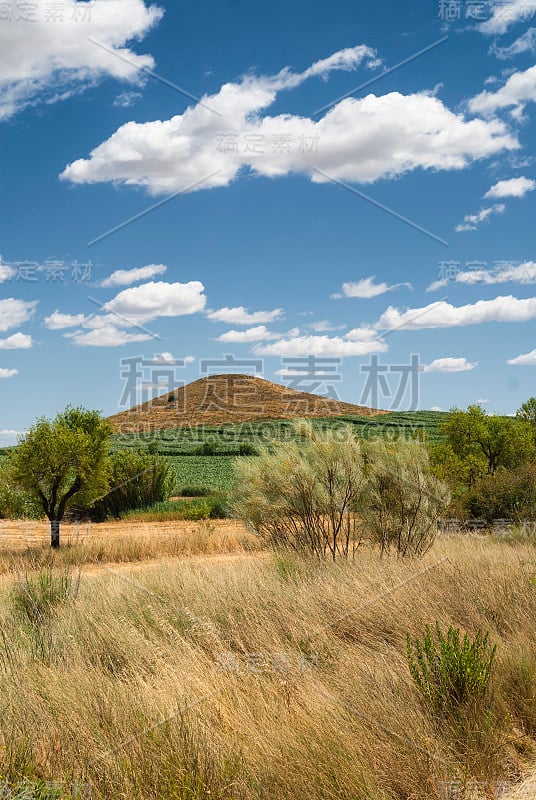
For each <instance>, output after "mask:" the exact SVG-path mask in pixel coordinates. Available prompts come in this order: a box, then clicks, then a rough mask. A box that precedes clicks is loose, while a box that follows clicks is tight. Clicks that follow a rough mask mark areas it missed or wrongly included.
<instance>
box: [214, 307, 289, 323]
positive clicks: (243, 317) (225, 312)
mask: <svg viewBox="0 0 536 800" xmlns="http://www.w3.org/2000/svg"><path fill="white" fill-rule="evenodd" d="M284 316H285V312H284V311H283V309H282V308H275V309H274V310H273V311H254V312H253V313H250V312H249V311H248V310H247V309H246V308H244V306H237V307H236V308H218V309H216V310H214V311H209V312H208V313H207V317H208V319H210V320H212V321H213V322H225V323H227V325H257V324H262V323H266V322H274V321H275V320H278V319H283V317H284Z"/></svg>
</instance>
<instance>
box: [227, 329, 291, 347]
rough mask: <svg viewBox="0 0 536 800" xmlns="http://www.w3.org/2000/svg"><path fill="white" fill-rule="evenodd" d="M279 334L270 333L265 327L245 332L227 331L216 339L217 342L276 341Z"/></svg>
mask: <svg viewBox="0 0 536 800" xmlns="http://www.w3.org/2000/svg"><path fill="white" fill-rule="evenodd" d="M280 336H281V334H278V333H271V332H270V331H269V330H268V329H267V328H266V326H265V325H257V326H256V327H254V328H247V329H246V330H245V331H227V332H226V333H222V335H221V336H218V338H217V339H216V341H217V342H232V343H237V344H238V343H240V342H262V341H265V340H266V339H278V338H280Z"/></svg>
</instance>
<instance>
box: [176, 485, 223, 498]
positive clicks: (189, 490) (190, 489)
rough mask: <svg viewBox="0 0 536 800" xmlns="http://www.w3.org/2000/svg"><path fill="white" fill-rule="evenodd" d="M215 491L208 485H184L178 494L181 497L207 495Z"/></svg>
mask: <svg viewBox="0 0 536 800" xmlns="http://www.w3.org/2000/svg"><path fill="white" fill-rule="evenodd" d="M213 491H214V490H213V489H209V488H208V487H207V486H183V487H182V489H181V490H180V492H178V494H179V497H207V496H208V495H210V494H212V493H213Z"/></svg>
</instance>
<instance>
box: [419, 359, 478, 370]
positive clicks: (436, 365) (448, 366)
mask: <svg viewBox="0 0 536 800" xmlns="http://www.w3.org/2000/svg"><path fill="white" fill-rule="evenodd" d="M477 364H478V361H474V362H471V361H467V359H466V358H452V357H450V356H449V357H447V358H436V359H434V361H432V362H431V364H425V365H424V366H423V369H422V371H423V372H467V371H468V370H471V369H474V368H475V367H476V366H477Z"/></svg>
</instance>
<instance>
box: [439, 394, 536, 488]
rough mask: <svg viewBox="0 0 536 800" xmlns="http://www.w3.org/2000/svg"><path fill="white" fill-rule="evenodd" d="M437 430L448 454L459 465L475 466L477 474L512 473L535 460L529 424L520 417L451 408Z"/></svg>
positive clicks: (476, 407)
mask: <svg viewBox="0 0 536 800" xmlns="http://www.w3.org/2000/svg"><path fill="white" fill-rule="evenodd" d="M441 430H442V432H443V433H444V434H445V436H446V437H447V442H448V444H449V445H450V448H451V450H452V452H453V453H454V454H455V455H456V456H457V457H458V458H459V459H462V461H464V462H467V461H471V462H473V464H474V465H475V467H476V466H479V473H480V474H482V472H484V471H485V472H487V473H488V474H490V475H493V474H494V473H495V472H497V470H498V469H501V468H504V469H515V468H516V467H519V466H521V465H523V464H526V463H527V462H529V461H530V460H532V459H534V457H535V444H534V436H533V433H532V430H531V427H530V424H529V423H528V422H527V421H526V420H525V419H523V418H520V417H499V416H493V415H488V414H486V412H485V411H484V410H483V409H482V408H481V407H480V406H478V405H472V406H469V407H468V409H467V411H462V410H460V409H458V408H453V409H452V410H451V412H450V413H449V415H448V417H447V420H446V421H445V422H444V423H443V425H442V428H441ZM480 474H479V475H478V477H480Z"/></svg>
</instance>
